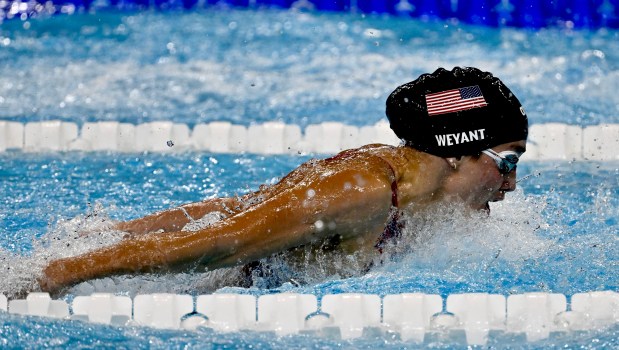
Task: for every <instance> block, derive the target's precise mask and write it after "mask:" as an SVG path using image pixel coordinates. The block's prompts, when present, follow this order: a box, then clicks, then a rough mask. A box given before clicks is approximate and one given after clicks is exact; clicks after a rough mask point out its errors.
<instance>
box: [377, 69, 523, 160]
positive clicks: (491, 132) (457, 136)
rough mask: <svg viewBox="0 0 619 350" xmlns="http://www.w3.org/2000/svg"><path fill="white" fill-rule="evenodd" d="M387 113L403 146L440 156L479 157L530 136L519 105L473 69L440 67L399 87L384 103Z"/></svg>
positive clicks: (488, 77)
mask: <svg viewBox="0 0 619 350" xmlns="http://www.w3.org/2000/svg"><path fill="white" fill-rule="evenodd" d="M386 114H387V118H389V123H390V126H391V129H392V130H393V131H394V132H395V134H396V135H397V136H398V137H399V138H401V139H403V140H404V141H405V142H406V144H407V145H409V146H411V147H413V148H415V149H418V150H420V151H424V152H427V153H430V154H433V155H436V156H439V157H457V156H463V155H473V154H478V153H480V152H481V151H482V150H485V149H488V148H492V147H494V146H497V145H500V144H503V143H507V142H513V141H519V140H526V139H527V135H528V121H527V115H526V114H525V112H524V109H523V108H522V105H521V104H520V101H518V99H517V98H516V96H514V94H512V92H511V91H510V90H509V89H508V88H507V87H506V86H505V84H503V82H502V81H501V80H499V79H498V78H495V77H494V76H493V75H492V73H488V72H482V71H481V70H479V69H477V68H470V67H465V68H460V67H456V68H454V69H453V70H451V71H448V70H446V69H444V68H439V69H437V70H436V71H435V72H434V73H432V74H423V75H421V76H420V77H419V78H417V79H416V80H413V81H411V82H410V83H406V84H404V85H401V86H399V87H398V88H397V89H395V91H393V92H392V93H391V95H389V97H388V98H387V110H386Z"/></svg>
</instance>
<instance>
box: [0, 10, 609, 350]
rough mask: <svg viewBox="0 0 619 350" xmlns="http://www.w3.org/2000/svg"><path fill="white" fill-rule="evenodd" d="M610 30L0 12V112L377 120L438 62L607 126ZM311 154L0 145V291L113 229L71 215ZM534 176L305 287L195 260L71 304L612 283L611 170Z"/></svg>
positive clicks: (528, 170)
mask: <svg viewBox="0 0 619 350" xmlns="http://www.w3.org/2000/svg"><path fill="white" fill-rule="evenodd" d="M617 38H618V32H617V31H611V30H600V31H596V32H587V31H565V30H559V29H548V30H542V31H539V32H533V31H521V30H513V29H503V30H498V29H488V28H478V27H470V26H464V25H456V24H454V23H442V22H419V21H412V20H403V19H398V18H382V17H380V18H377V17H362V16H356V15H341V14H308V13H303V14H300V13H292V12H277V11H257V12H254V11H196V12H191V13H171V14H170V13H168V14H162V13H158V12H155V11H148V12H140V13H125V14H119V13H110V12H100V13H96V14H88V15H87V14H82V15H73V16H70V17H54V18H49V19H40V20H30V21H28V22H20V21H7V22H5V23H3V24H2V26H1V27H0V118H2V119H3V120H15V121H20V122H28V121H39V120H48V119H62V120H66V121H71V122H76V123H78V124H81V123H83V122H86V121H101V120H118V121H123V122H130V123H134V124H136V123H141V122H147V121H155V120H172V121H175V122H182V123H187V124H189V125H194V124H197V123H203V122H209V121H214V120H227V121H231V122H234V123H238V124H243V125H249V124H251V123H259V122H265V121H272V120H281V121H284V122H286V123H293V124H297V125H300V126H305V125H308V124H314V123H319V122H322V121H333V120H337V121H342V122H345V123H348V124H352V125H368V124H373V123H375V122H377V121H379V120H382V119H383V118H384V111H383V109H384V100H385V98H386V96H387V95H388V93H389V92H390V91H391V90H392V89H393V88H394V87H395V86H396V85H398V84H400V83H403V82H406V81H409V80H412V79H414V78H415V77H416V76H417V75H418V74H421V73H423V72H426V71H432V70H434V69H435V68H436V67H437V66H447V67H451V66H454V65H474V66H478V67H480V68H483V69H486V70H490V71H492V72H494V73H495V74H496V75H497V76H499V77H501V78H502V79H503V80H504V81H505V82H506V83H507V84H508V85H509V86H510V87H511V88H512V90H513V91H514V92H515V93H516V94H517V95H518V96H519V97H520V99H521V100H522V102H523V103H524V105H525V106H526V108H527V110H528V114H529V115H530V118H531V122H532V123H542V122H552V121H555V122H564V123H570V124H575V125H591V124H597V123H600V122H610V123H616V122H618V120H619V118H618V117H619V113H618V110H619V101H618V100H617V97H616V91H617V90H618V89H619V79H617V78H618V75H619V74H618V64H619V59H618V58H619V57H617V56H618V55H619V50H618V47H617V45H619V44H618V43H619V41H618V40H617ZM317 156H321V155H317ZM307 159H308V157H300V156H299V157H296V156H269V157H263V156H256V155H219V154H205V153H198V152H188V153H182V154H180V153H178V154H174V153H173V154H148V153H145V154H141V153H140V154H114V153H111V154H110V153H79V152H71V153H55V154H27V153H22V152H7V153H3V154H0V193H2V194H3V196H2V198H1V199H0V201H1V203H2V205H1V206H0V271H2V278H1V279H0V287H1V289H2V290H3V291H5V292H16V291H17V290H19V289H21V288H24V287H25V286H26V287H27V286H30V285H32V284H33V283H34V279H35V278H36V276H37V273H38V271H40V268H41V266H42V265H43V264H44V261H45V259H47V258H49V257H53V256H62V255H71V254H75V253H79V252H82V251H86V250H89V249H93V248H95V247H97V246H99V245H101V244H109V243H110V242H113V241H114V240H117V239H119V237H117V236H114V235H113V234H110V235H106V234H105V233H102V234H101V235H96V236H91V237H88V238H83V237H79V235H76V233H75V231H76V230H77V229H78V228H79V227H84V226H87V227H101V226H104V225H105V223H106V222H109V221H110V220H127V219H131V218H135V217H138V216H141V215H145V214H148V213H151V212H153V211H156V210H161V209H166V208H170V207H173V206H176V205H179V204H181V203H186V202H192V201H199V200H202V199H205V198H210V197H215V196H228V195H235V194H242V193H246V192H248V191H252V190H256V189H257V188H258V186H259V185H260V184H262V183H267V184H269V183H274V182H275V181H277V179H279V178H281V177H282V176H283V175H285V174H286V173H287V172H288V171H290V170H291V169H293V168H295V167H296V166H298V165H299V164H300V163H302V162H303V161H306V160H307ZM526 175H531V176H530V177H528V178H526V179H525V180H523V181H521V182H520V184H519V185H520V190H519V191H517V192H516V193H513V194H512V195H510V196H509V198H508V199H507V200H506V201H505V202H504V203H497V204H494V205H493V206H492V214H491V216H490V217H483V216H481V217H473V218H471V217H464V216H459V215H457V214H456V213H454V212H453V211H450V208H445V209H444V211H443V212H437V213H436V215H437V220H430V221H423V220H421V221H419V222H416V223H415V225H412V226H411V227H412V228H413V229H411V231H409V232H408V233H407V234H405V236H404V237H403V239H402V241H401V244H400V246H399V248H398V249H397V251H395V252H394V253H397V254H394V255H393V256H394V258H393V259H392V261H386V262H385V264H384V265H383V266H379V267H376V268H374V269H373V270H371V271H370V272H369V273H368V274H365V275H364V274H357V275H352V276H350V277H338V276H329V275H324V274H323V275H321V271H319V269H309V268H308V270H307V271H305V273H306V274H307V276H305V277H307V280H309V283H308V284H306V285H303V286H300V287H295V286H293V285H292V284H290V283H286V284H284V285H282V286H277V287H269V288H263V287H260V286H258V287H254V288H250V289H239V288H220V287H218V286H214V285H212V284H211V283H210V281H211V279H216V278H217V276H216V275H211V274H209V273H202V272H193V273H188V274H172V275H163V276H156V275H140V276H120V277H114V278H107V279H102V280H96V281H90V282H86V283H82V284H80V285H77V286H75V287H73V288H71V289H70V290H69V291H68V292H67V294H65V295H62V296H61V297H62V298H66V299H67V300H70V299H71V298H72V297H73V296H75V295H83V294H90V293H93V292H114V293H124V294H128V295H135V294H138V293H150V292H174V293H190V294H199V293H210V292H211V291H213V290H217V291H224V292H236V293H251V294H254V295H260V294H264V293H271V292H282V291H292V292H300V293H313V294H315V295H317V296H318V297H320V296H322V295H325V294H329V293H342V292H364V293H374V294H379V295H385V294H394V293H401V292H425V293H437V294H441V295H442V296H443V297H445V296H447V295H448V294H453V293H464V292H489V293H499V294H503V295H509V294H513V293H523V292H531V291H547V292H556V293H563V294H566V295H568V296H569V295H572V294H574V293H578V292H586V291H592V290H615V291H617V290H619V288H618V286H617V277H616V276H617V275H618V272H619V271H617V266H618V260H619V241H618V240H617V234H618V232H619V223H618V218H619V163H617V162H605V163H595V162H560V161H555V162H527V163H524V164H522V165H521V166H519V177H524V176H526ZM267 282H268V281H267ZM267 284H268V283H267ZM0 324H1V325H0V346H1V347H35V348H38V347H44V346H49V347H56V348H67V347H75V346H78V345H80V346H83V347H86V348H90V347H101V348H113V347H114V348H116V347H125V348H168V347H172V348H182V347H189V348H191V347H206V348H243V347H249V346H250V345H251V346H252V347H253V348H288V347H294V348H332V347H340V348H377V347H387V348H401V347H403V346H406V344H402V343H400V342H399V341H397V340H390V339H375V338H370V339H358V340H354V341H350V342H338V341H334V340H328V339H320V338H312V337H307V336H294V337H286V338H282V339H276V338H273V337H272V336H270V335H269V334H260V333H252V332H246V333H241V334H232V335H230V334H228V335H225V334H213V333H211V332H207V331H198V332H185V331H161V330H152V329H148V328H134V327H121V328H114V327H106V326H100V325H91V324H85V323H79V322H73V321H53V320H45V319H38V318H27V317H18V316H14V315H6V314H2V315H0ZM618 341H619V329H618V328H617V327H616V326H615V327H614V328H611V329H605V330H600V331H592V332H585V333H570V334H564V335H559V336H556V337H553V338H551V339H548V340H545V341H542V342H538V343H534V344H526V343H522V342H518V341H517V340H510V339H498V340H497V339H491V345H492V346H494V347H516V348H520V347H527V346H530V347H534V348H546V347H554V348H558V347H562V346H564V345H566V346H567V347H572V348H574V347H582V348H612V347H613V345H614V344H616V343H617V342H618ZM426 345H427V346H429V347H437V348H449V347H452V346H457V347H462V344H459V345H458V344H450V343H448V342H446V343H434V344H426Z"/></svg>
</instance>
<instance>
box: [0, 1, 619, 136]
mask: <svg viewBox="0 0 619 350" xmlns="http://www.w3.org/2000/svg"><path fill="white" fill-rule="evenodd" d="M618 39H619V31H617V30H606V29H603V30H598V31H594V32H590V31H569V30H565V29H545V30H540V31H527V30H516V29H492V28H484V27H474V26H467V25H457V24H455V23H447V22H421V21H417V20H411V19H406V18H393V17H371V16H360V15H352V14H349V15H344V14H333V13H326V14H324V13H323V14H318V13H295V12H289V11H242V10H236V11H226V10H222V11H216V10H211V11H208V10H200V11H195V12H182V13H176V12H172V13H161V12H157V11H146V12H138V13H115V12H104V11H102V12H98V13H96V14H76V15H72V16H56V17H53V18H48V19H33V20H29V21H27V22H22V21H19V20H16V21H7V22H5V23H3V24H2V26H0V118H3V119H9V120H18V121H30V120H46V119H62V120H67V121H73V122H78V123H82V122H85V121H100V120H118V121H122V122H130V123H141V122H147V121H153V120H172V121H175V122H182V123H187V124H189V125H194V124H196V123H204V122H209V121H213V120H227V121H231V122H234V123H237V124H243V125H248V124H250V123H252V122H264V121H272V120H274V119H276V120H282V121H284V122H287V123H293V124H298V125H301V126H305V125H307V124H312V123H319V122H322V121H332V120H343V121H346V122H348V123H349V124H354V125H357V126H359V125H369V124H374V123H375V122H377V121H379V120H381V119H382V118H384V101H385V99H386V96H387V95H388V94H389V93H390V92H391V91H392V90H393V89H394V88H395V87H396V86H397V85H400V84H402V83H405V82H407V81H410V80H413V79H414V78H416V77H417V76H418V75H419V74H421V73H425V72H428V71H434V70H435V69H436V68H437V67H438V66H445V67H447V68H450V67H453V66H456V65H462V66H465V65H470V66H477V67H479V68H482V69H485V70H489V71H491V72H493V73H495V74H496V75H497V76H499V77H501V78H502V79H503V80H504V81H505V82H506V83H507V84H508V86H510V87H511V88H512V90H514V92H515V93H516V95H517V96H519V97H520V99H521V100H522V102H523V103H524V105H525V106H526V107H527V111H528V114H529V116H530V118H531V122H532V123H542V122H553V121H554V122H564V123H570V124H578V125H592V124H598V123H600V122H617V120H618V118H619V113H618V108H619V107H618V105H619V103H618V101H617V98H616V97H615V94H614V93H613V91H617V90H618V89H619V40H618Z"/></svg>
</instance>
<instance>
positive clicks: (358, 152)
mask: <svg viewBox="0 0 619 350" xmlns="http://www.w3.org/2000/svg"><path fill="white" fill-rule="evenodd" d="M524 147H525V141H518V142H512V143H507V144H503V145H500V146H497V147H493V149H494V150H495V151H496V152H501V151H505V150H513V151H517V152H523V151H524ZM454 164H455V166H454ZM515 179H516V172H515V171H513V172H511V173H509V174H507V175H505V176H504V175H501V174H500V173H499V172H498V169H497V166H496V164H495V163H494V161H493V160H492V159H491V158H489V157H488V156H486V155H484V154H482V155H481V156H479V157H471V156H466V157H461V158H459V159H455V158H447V159H445V158H440V157H436V156H433V155H430V154H427V153H423V152H419V151H417V150H414V149H412V148H409V147H392V146H385V145H368V146H365V147H362V148H359V149H353V150H348V151H344V152H342V153H341V154H339V155H338V156H336V157H332V158H328V159H324V160H311V161H309V162H306V163H305V164H303V165H301V166H300V167H298V168H297V169H295V170H294V171H292V172H291V173H290V174H288V175H287V176H286V177H284V178H283V179H282V180H281V181H280V182H279V183H277V184H275V185H273V186H269V187H264V188H261V190H259V191H257V192H254V193H250V194H247V195H245V196H243V197H239V198H218V199H211V200H207V201H204V202H199V203H192V204H188V205H185V206H183V207H182V208H183V210H180V209H178V208H177V209H171V210H168V211H164V212H161V213H156V214H153V215H150V216H147V217H145V218H141V219H137V220H133V221H129V222H125V223H120V224H118V226H117V229H119V230H122V231H126V232H128V233H129V235H128V236H127V237H126V238H125V239H124V240H122V241H121V242H119V243H117V244H115V245H113V246H110V247H106V248H102V249H98V250H95V251H92V252H89V253H86V254H83V255H80V256H76V257H70V258H64V259H58V260H54V261H52V262H51V263H49V265H48V266H47V267H46V268H45V269H44V271H43V277H42V278H41V279H40V285H41V288H42V290H45V291H52V292H53V291H57V290H59V289H61V288H63V287H65V286H69V285H72V284H75V283H78V282H81V281H85V280H88V279H93V278H101V277H105V276H110V275H118V274H123V273H135V272H153V271H169V270H178V269H183V268H184V267H186V266H188V265H195V262H196V261H198V262H199V263H201V264H202V265H204V266H205V267H207V268H209V269H215V268H220V267H229V266H236V265H243V264H247V263H249V262H252V261H256V260H259V259H261V258H264V257H268V256H270V255H272V254H275V253H279V252H283V251H287V250H290V249H293V248H295V247H301V246H306V245H317V246H320V245H321V244H322V242H325V241H333V237H336V238H337V242H338V245H339V249H341V250H342V251H344V252H363V253H367V255H368V256H371V255H373V254H376V249H375V248H374V246H375V244H376V242H377V239H378V237H379V235H380V233H381V232H382V231H383V229H384V227H385V224H386V222H387V220H388V217H389V213H390V210H391V207H392V183H393V182H396V183H397V198H398V206H399V208H400V209H402V210H412V208H413V206H414V208H415V210H419V209H420V208H423V207H426V206H429V205H432V204H435V203H438V202H443V201H457V202H462V203H464V204H465V205H466V206H468V207H470V208H471V209H473V210H483V209H486V208H487V207H488V202H490V201H497V200H502V199H503V198H504V195H505V193H506V192H509V191H513V190H514V189H515V187H516V183H515ZM213 211H219V212H221V213H224V214H225V215H226V218H224V219H222V220H221V221H218V222H216V223H214V224H212V225H211V226H209V227H206V228H203V229H201V230H199V231H195V232H185V231H181V230H182V228H183V227H184V225H185V224H187V223H188V222H189V221H190V220H189V218H188V217H187V215H189V216H191V217H192V218H193V219H198V218H200V217H202V216H204V215H205V214H207V213H209V212H213Z"/></svg>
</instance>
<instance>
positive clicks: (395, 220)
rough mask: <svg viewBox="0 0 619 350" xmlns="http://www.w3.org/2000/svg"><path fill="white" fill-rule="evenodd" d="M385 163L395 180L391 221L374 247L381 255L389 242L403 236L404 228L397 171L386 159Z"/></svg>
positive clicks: (388, 221)
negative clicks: (401, 218)
mask: <svg viewBox="0 0 619 350" xmlns="http://www.w3.org/2000/svg"><path fill="white" fill-rule="evenodd" d="M381 159H383V158H381ZM383 161H384V162H385V163H387V165H388V166H389V169H391V173H392V175H393V180H392V181H391V210H390V214H389V219H388V220H387V224H386V225H385V229H384V230H383V232H382V233H381V235H380V236H379V237H378V241H377V242H376V244H375V245H374V247H375V248H376V249H378V252H379V253H381V254H382V252H383V247H384V246H385V245H386V244H387V242H388V241H390V240H392V239H394V238H397V237H400V235H401V234H402V228H403V227H404V225H403V224H402V223H401V222H400V220H399V219H400V210H399V209H398V182H397V180H396V174H395V170H394V169H393V167H392V166H391V164H390V163H389V162H388V161H386V160H384V159H383Z"/></svg>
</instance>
